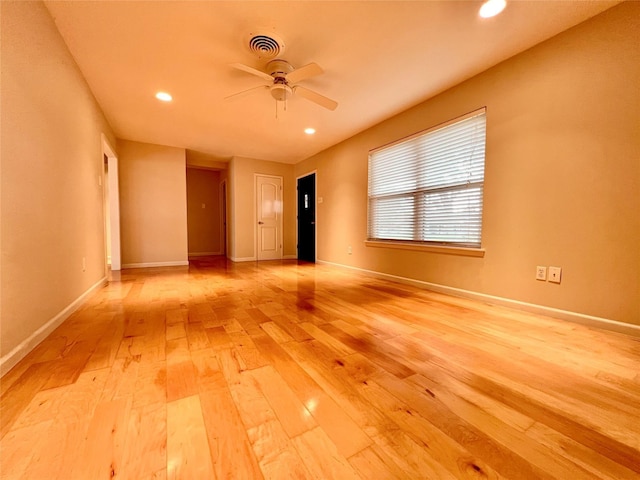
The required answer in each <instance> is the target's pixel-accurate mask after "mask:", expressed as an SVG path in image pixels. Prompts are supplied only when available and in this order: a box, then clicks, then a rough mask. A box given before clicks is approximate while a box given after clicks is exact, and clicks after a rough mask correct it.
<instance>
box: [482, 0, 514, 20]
mask: <svg viewBox="0 0 640 480" xmlns="http://www.w3.org/2000/svg"><path fill="white" fill-rule="evenodd" d="M506 6H507V0H487V1H486V2H484V3H483V4H482V6H481V7H480V11H479V12H478V14H479V15H480V16H481V17H482V18H491V17H495V16H496V15H498V14H499V13H500V12H502V11H503V10H504V9H505V7H506Z"/></svg>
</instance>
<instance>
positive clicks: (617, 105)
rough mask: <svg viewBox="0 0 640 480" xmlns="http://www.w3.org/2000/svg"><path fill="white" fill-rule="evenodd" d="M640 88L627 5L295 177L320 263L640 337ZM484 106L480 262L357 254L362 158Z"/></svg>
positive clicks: (635, 33)
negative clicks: (312, 211)
mask: <svg viewBox="0 0 640 480" xmlns="http://www.w3.org/2000/svg"><path fill="white" fill-rule="evenodd" d="M639 85H640V3H639V2H629V3H624V4H622V5H620V6H618V7H615V8H613V9H611V10H609V11H607V12H605V13H603V14H602V15H600V16H597V17H595V18H593V19H592V20H590V21H587V22H585V23H583V24H581V25H578V26H577V27H575V28H573V29H571V30H569V31H567V32H565V33H562V34H560V35H558V36H557V37H555V38H552V39H550V40H549V41H547V42H544V43H543V44H541V45H538V46H536V47H534V48H532V49H530V50H528V51H526V52H524V53H522V54H520V55H518V56H516V57H514V58H512V59H510V60H508V61H505V62H503V63H502V64H500V65H498V66H496V67H494V68H492V69H490V70H488V71H486V72H485V73H483V74H481V75H478V76H477V77H475V78H473V79H471V80H469V81H467V82H464V83H463V84H461V85H459V86H457V87H455V88H452V89H450V90H449V91H447V92H445V93H443V94H441V95H439V96H437V97H435V98H433V99H431V100H429V101H427V102H425V103H423V104H421V105H419V106H417V107H415V108H413V109H411V110H409V111H407V112H404V113H402V114H400V115H398V116H396V117H394V118H392V119H390V120H388V121H385V122H383V123H381V124H379V125H377V126H376V127H373V128H371V129H369V130H367V131H365V132H363V133H362V134H359V135H357V136H355V137H353V138H352V139H350V140H347V141H345V142H343V143H341V144H339V145H337V146H335V147H333V148H331V149H329V150H327V151H325V152H323V153H321V154H319V155H317V156H315V157H312V158H310V159H308V160H306V161H304V162H302V163H300V164H298V165H296V169H295V173H296V176H299V175H302V174H304V173H306V172H310V171H311V170H314V169H317V170H318V177H317V178H318V196H322V197H323V199H324V202H323V203H322V204H320V205H318V214H317V222H318V257H319V259H321V260H325V261H330V262H336V263H340V264H344V265H350V266H355V267H358V268H363V269H368V270H374V271H378V272H383V273H388V274H392V275H399V276H403V277H409V278H412V279H418V280H422V281H426V282H431V283H435V284H441V285H446V286H450V287H455V288H460V289H465V290H470V291H473V292H480V293H484V294H489V295H494V296H499V297H504V298H508V299H514V300H518V301H522V302H528V303H533V304H537V305H543V306H548V307H553V308H558V309H563V310H568V311H572V312H577V313H582V314H587V315H593V316H598V317H604V318H608V319H612V320H617V321H622V322H628V323H634V324H640V214H639V212H640V134H639V132H640V113H639V112H640V108H639V107H640V88H639ZM483 106H486V107H487V151H486V178H485V200H484V220H483V237H482V246H483V248H485V249H486V255H485V257H484V258H469V257H462V256H455V255H444V254H437V253H425V252H415V251H398V250H391V249H385V248H374V247H367V246H365V245H364V243H363V242H364V240H365V238H366V220H367V154H368V151H369V150H370V149H372V148H375V147H378V146H380V145H384V144H386V143H388V142H390V141H393V140H396V139H398V138H401V137H404V136H406V135H409V134H412V133H414V132H417V131H420V130H422V129H425V128H428V127H431V126H433V125H437V124H438V123H440V122H443V121H446V120H449V119H452V118H455V117H457V116H459V115H462V114H464V113H466V112H469V111H472V110H475V109H477V108H480V107H483ZM348 245H352V246H353V255H348V254H347V247H348ZM536 265H546V266H549V265H554V266H560V267H562V269H563V270H562V283H561V284H560V285H555V284H551V283H548V282H540V281H536V280H535V278H534V274H535V267H536Z"/></svg>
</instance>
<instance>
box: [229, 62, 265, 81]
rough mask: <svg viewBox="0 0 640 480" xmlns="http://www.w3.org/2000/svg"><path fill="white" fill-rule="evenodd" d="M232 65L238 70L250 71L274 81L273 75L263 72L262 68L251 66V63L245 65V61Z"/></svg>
mask: <svg viewBox="0 0 640 480" xmlns="http://www.w3.org/2000/svg"><path fill="white" fill-rule="evenodd" d="M231 66H232V67H233V68H236V69H238V70H242V71H243V72H246V73H250V74H251V75H255V76H256V77H260V78H263V79H265V80H267V81H269V82H273V77H272V76H271V75H269V74H268V73H264V72H261V71H260V70H258V69H256V68H253V67H250V66H249V65H244V64H243V63H232V64H231Z"/></svg>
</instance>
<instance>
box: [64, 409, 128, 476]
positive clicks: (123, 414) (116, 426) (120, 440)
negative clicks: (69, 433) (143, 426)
mask: <svg viewBox="0 0 640 480" xmlns="http://www.w3.org/2000/svg"><path fill="white" fill-rule="evenodd" d="M130 409H131V400H130V399H129V398H118V399H115V400H111V401H107V402H102V403H99V404H98V406H97V407H96V409H95V413H94V415H93V418H92V419H91V421H90V423H89V428H88V430H87V434H86V437H85V439H84V442H83V444H82V446H81V447H80V449H79V451H78V456H77V457H76V459H75V461H74V463H73V468H71V470H70V475H69V477H70V478H96V479H97V478H111V477H115V476H119V475H120V472H121V471H124V470H125V467H124V464H123V463H124V462H123V456H124V444H125V439H126V434H127V423H128V420H129V414H130Z"/></svg>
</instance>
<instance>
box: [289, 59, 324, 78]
mask: <svg viewBox="0 0 640 480" xmlns="http://www.w3.org/2000/svg"><path fill="white" fill-rule="evenodd" d="M323 72H324V70H322V68H320V65H318V64H317V63H310V64H309V65H305V66H304V67H300V68H296V69H295V70H294V71H293V72H291V73H288V74H287V82H289V83H297V82H300V81H302V80H305V79H307V78H311V77H315V76H316V75H320V74H321V73H323Z"/></svg>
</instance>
